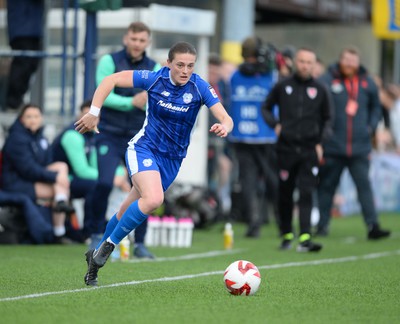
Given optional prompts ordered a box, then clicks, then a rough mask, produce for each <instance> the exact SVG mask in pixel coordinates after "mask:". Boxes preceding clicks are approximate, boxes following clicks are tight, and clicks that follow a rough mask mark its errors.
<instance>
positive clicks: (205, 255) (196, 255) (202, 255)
mask: <svg viewBox="0 0 400 324" xmlns="http://www.w3.org/2000/svg"><path fill="white" fill-rule="evenodd" d="M243 251H244V249H234V250H223V251H221V250H219V251H209V252H204V253H193V254H185V255H180V256H176V257H165V258H155V259H132V260H128V261H125V262H127V263H141V262H166V261H181V260H193V259H202V258H212V257H217V256H221V255H227V254H235V253H239V252H243Z"/></svg>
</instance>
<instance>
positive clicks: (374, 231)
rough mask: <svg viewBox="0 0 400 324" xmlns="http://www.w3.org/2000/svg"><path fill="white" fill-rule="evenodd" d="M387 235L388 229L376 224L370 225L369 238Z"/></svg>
mask: <svg viewBox="0 0 400 324" xmlns="http://www.w3.org/2000/svg"><path fill="white" fill-rule="evenodd" d="M388 236H390V231H387V230H383V229H381V228H380V227H379V225H378V224H373V225H371V227H370V229H369V231H368V239H369V240H379V239H381V238H385V237H388Z"/></svg>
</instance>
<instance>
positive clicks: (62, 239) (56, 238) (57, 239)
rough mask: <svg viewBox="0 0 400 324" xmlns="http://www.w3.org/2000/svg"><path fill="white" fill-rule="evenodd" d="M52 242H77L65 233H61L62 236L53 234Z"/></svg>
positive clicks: (69, 243)
mask: <svg viewBox="0 0 400 324" xmlns="http://www.w3.org/2000/svg"><path fill="white" fill-rule="evenodd" d="M54 244H61V245H71V244H78V242H77V241H74V240H72V239H70V238H69V237H67V236H65V235H62V236H54Z"/></svg>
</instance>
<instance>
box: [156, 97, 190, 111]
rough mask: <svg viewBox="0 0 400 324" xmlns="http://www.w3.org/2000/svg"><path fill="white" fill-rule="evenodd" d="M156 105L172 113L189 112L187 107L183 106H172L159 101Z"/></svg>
mask: <svg viewBox="0 0 400 324" xmlns="http://www.w3.org/2000/svg"><path fill="white" fill-rule="evenodd" d="M157 105H160V106H161V107H164V108H166V109H169V110H174V111H182V112H187V111H188V110H189V107H185V106H174V105H173V104H171V103H170V102H164V101H163V100H159V101H158V102H157Z"/></svg>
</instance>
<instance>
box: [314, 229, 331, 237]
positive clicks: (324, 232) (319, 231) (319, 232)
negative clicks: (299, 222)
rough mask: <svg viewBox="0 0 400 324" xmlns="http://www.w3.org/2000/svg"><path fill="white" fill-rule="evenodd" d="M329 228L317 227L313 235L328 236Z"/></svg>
mask: <svg viewBox="0 0 400 324" xmlns="http://www.w3.org/2000/svg"><path fill="white" fill-rule="evenodd" d="M328 234H329V230H328V227H319V226H318V228H317V231H316V232H315V236H324V237H326V236H328Z"/></svg>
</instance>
